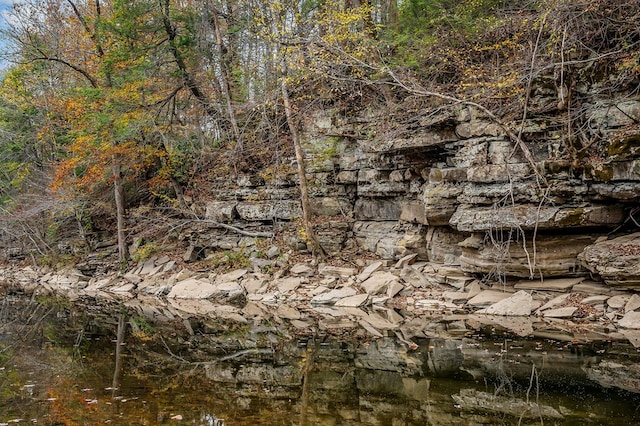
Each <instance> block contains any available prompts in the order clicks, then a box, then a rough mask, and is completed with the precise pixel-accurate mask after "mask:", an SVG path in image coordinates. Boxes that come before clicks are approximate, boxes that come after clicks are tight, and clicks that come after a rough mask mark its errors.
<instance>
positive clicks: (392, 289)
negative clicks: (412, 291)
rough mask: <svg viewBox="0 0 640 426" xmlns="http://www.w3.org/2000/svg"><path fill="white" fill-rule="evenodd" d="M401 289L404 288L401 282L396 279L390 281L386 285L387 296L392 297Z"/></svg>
mask: <svg viewBox="0 0 640 426" xmlns="http://www.w3.org/2000/svg"><path fill="white" fill-rule="evenodd" d="M402 290H404V286H403V285H402V284H400V283H399V282H398V281H397V280H394V281H391V282H390V283H389V284H388V285H387V297H389V298H392V297H394V296H395V295H396V294H398V293H400V292H401V291H402Z"/></svg>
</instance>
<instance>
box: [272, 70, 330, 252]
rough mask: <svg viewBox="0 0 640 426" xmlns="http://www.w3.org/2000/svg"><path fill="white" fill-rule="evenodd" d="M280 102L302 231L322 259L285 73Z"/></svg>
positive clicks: (312, 249)
mask: <svg viewBox="0 0 640 426" xmlns="http://www.w3.org/2000/svg"><path fill="white" fill-rule="evenodd" d="M281 88H282V101H283V103H284V113H285V115H286V117H287V125H288V126H289V131H290V133H291V139H292V140H293V149H294V151H295V153H296V161H297V162H298V177H299V178H300V201H301V203H302V223H303V226H304V231H305V233H306V237H307V243H308V244H309V245H310V246H311V253H312V254H313V256H314V257H316V258H321V257H324V251H323V250H322V247H320V243H319V242H318V239H317V238H316V234H315V232H314V230H313V224H312V223H311V208H310V204H309V188H308V185H307V174H306V167H305V164H304V155H303V153H302V146H301V145H300V136H299V134H298V127H297V126H296V123H295V121H294V119H293V113H292V111H291V102H290V100H289V90H288V89H287V82H286V73H285V75H284V76H283V77H282V83H281Z"/></svg>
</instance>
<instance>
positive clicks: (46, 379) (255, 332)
mask: <svg viewBox="0 0 640 426" xmlns="http://www.w3.org/2000/svg"><path fill="white" fill-rule="evenodd" d="M8 300H9V299H7V298H5V302H4V305H3V308H2V312H1V313H0V320H1V322H2V324H1V326H2V328H1V329H0V343H1V344H2V351H1V353H0V363H1V365H0V423H6V422H9V421H11V420H15V419H24V420H23V421H22V422H24V423H27V422H31V421H33V422H34V423H35V422H37V423H38V424H49V425H75V424H89V425H91V424H113V425H156V424H194V425H207V426H222V425H225V423H226V425H229V426H230V425H259V424H263V425H291V424H300V425H324V424H327V425H427V424H432V425H459V424H487V425H494V424H521V425H529V424H554V425H555V424H557V425H562V424H594V425H596V424H618V423H625V424H633V423H635V422H638V421H639V420H640V415H639V414H638V413H636V408H637V407H638V402H640V398H638V396H637V395H638V394H637V393H629V392H627V391H629V390H634V391H638V389H640V388H639V387H638V386H637V385H638V383H640V380H639V379H638V378H639V377H640V374H637V373H636V371H637V367H635V366H636V365H637V364H636V363H637V361H638V358H639V357H638V354H637V353H636V352H635V350H633V349H632V348H630V347H626V346H616V345H613V344H612V345H610V346H609V347H606V348H602V347H597V348H596V347H589V346H586V345H581V346H579V347H578V346H572V345H567V344H563V345H562V346H559V345H557V344H555V343H554V342H549V341H534V340H521V341H513V340H509V339H505V338H503V339H500V340H494V339H490V338H488V336H475V337H461V338H458V339H416V340H415V342H414V343H415V344H414V345H409V344H407V343H406V341H404V339H399V338H396V337H395V336H387V337H384V338H381V339H377V340H374V341H370V340H361V339H358V338H356V337H354V336H355V335H352V334H348V333H346V332H345V334H344V335H341V336H340V337H336V336H332V335H329V334H324V335H323V334H321V333H320V334H318V335H313V336H311V335H305V334H304V333H302V334H301V333H300V331H299V330H298V331H294V330H291V329H289V328H287V327H285V325H284V324H273V323H263V324H257V325H252V326H250V325H248V324H244V325H243V324H235V325H233V324H223V323H221V322H220V321H212V320H207V319H203V318H194V317H191V316H184V317H180V316H177V315H176V316H174V317H173V318H159V317H158V316H157V315H155V316H140V312H138V311H136V312H128V313H127V314H124V313H123V314H120V315H116V316H114V314H113V312H122V307H121V306H117V307H115V308H116V309H114V310H109V309H104V308H98V307H96V306H95V305H87V306H85V307H83V308H82V309H79V307H78V306H70V305H68V304H66V303H58V302H56V301H51V300H49V301H43V303H29V302H28V301H24V300H20V299H13V300H10V301H8ZM116 318H117V321H116V320H115V319H116ZM127 329H128V330H130V332H126V333H125V331H126V330H127ZM79 336H81V339H79ZM25 337H28V338H25ZM114 341H115V350H113V348H114V347H113V343H114ZM124 343H126V345H125V344H124ZM600 383H602V384H603V385H604V386H610V388H608V389H607V388H605V387H603V386H601V385H600ZM614 386H616V387H614ZM634 386H635V387H634ZM176 422H180V423H176Z"/></svg>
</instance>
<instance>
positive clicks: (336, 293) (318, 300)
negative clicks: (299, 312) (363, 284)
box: [311, 287, 356, 305]
mask: <svg viewBox="0 0 640 426" xmlns="http://www.w3.org/2000/svg"><path fill="white" fill-rule="evenodd" d="M355 294H356V289H355V288H353V287H342V288H336V289H335V290H331V291H328V292H326V293H321V294H318V295H317V296H314V297H313V298H312V299H311V303H312V304H317V305H333V304H334V303H336V302H337V301H338V300H341V299H344V298H345V297H349V296H353V295H355Z"/></svg>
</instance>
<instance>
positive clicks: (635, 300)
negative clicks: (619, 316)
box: [624, 294, 640, 312]
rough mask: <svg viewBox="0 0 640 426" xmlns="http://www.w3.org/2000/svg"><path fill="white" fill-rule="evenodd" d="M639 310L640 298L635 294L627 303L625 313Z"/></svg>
mask: <svg viewBox="0 0 640 426" xmlns="http://www.w3.org/2000/svg"><path fill="white" fill-rule="evenodd" d="M638 308H640V296H638V295H637V294H633V295H631V297H630V298H629V300H628V301H627V304H626V305H624V311H625V312H631V311H636V310H638Z"/></svg>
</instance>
